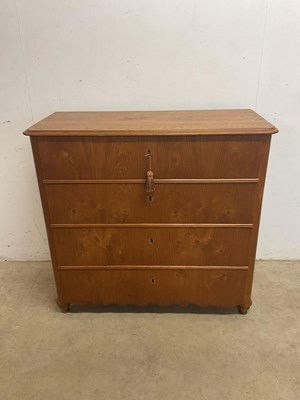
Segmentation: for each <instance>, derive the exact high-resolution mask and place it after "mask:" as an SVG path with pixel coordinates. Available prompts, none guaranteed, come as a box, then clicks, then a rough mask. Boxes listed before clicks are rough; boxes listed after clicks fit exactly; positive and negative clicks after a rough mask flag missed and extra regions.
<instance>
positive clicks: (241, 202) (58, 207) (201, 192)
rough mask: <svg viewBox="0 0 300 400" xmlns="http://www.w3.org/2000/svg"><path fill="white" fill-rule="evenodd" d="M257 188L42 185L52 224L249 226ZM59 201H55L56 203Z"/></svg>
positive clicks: (188, 185) (210, 185)
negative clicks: (151, 190) (148, 189)
mask: <svg viewBox="0 0 300 400" xmlns="http://www.w3.org/2000/svg"><path fill="white" fill-rule="evenodd" d="M256 186H257V185H256V184H253V183H252V184H248V185H245V184H241V183H240V184H221V185H216V184H204V185H203V184H202V185H201V184H200V185H196V184H184V185H183V184H161V185H159V186H157V187H156V191H155V194H154V196H153V198H152V201H150V200H149V197H148V196H147V195H146V193H145V189H144V187H145V184H144V183H143V184H137V185H132V184H118V185H116V184H103V185H101V184H100V185H99V184H78V185H72V184H64V185H62V184H58V185H47V186H46V193H47V199H48V204H49V212H50V219H51V223H52V224H74V223H75V224H76V223H77V224H112V223H138V222H141V221H143V222H144V223H157V222H160V223H240V224H243V223H244V224H247V223H248V224H249V223H251V222H252V209H253V205H254V196H255V194H256ZM57 199H60V200H59V201H56V200H57Z"/></svg>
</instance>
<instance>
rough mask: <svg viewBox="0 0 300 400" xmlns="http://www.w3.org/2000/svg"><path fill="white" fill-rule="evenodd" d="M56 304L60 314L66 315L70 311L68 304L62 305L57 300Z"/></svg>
mask: <svg viewBox="0 0 300 400" xmlns="http://www.w3.org/2000/svg"><path fill="white" fill-rule="evenodd" d="M56 304H57V305H58V307H59V308H60V310H61V312H62V313H67V312H68V311H69V309H70V303H63V302H62V301H60V300H59V299H57V300H56Z"/></svg>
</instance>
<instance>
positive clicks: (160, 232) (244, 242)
mask: <svg viewBox="0 0 300 400" xmlns="http://www.w3.org/2000/svg"><path fill="white" fill-rule="evenodd" d="M250 236H251V229H243V228H203V229H202V228H163V229H157V228H79V229H74V228H60V229H53V237H54V245H55V248H56V253H57V262H58V265H111V266H113V265H114V264H116V265H122V264H125V265H139V264H141V265H144V264H148V265H164V264H166V265H178V266H180V265H232V266H234V265H247V263H248V252H249V241H250Z"/></svg>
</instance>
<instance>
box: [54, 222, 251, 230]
mask: <svg viewBox="0 0 300 400" xmlns="http://www.w3.org/2000/svg"><path fill="white" fill-rule="evenodd" d="M50 227H51V228H248V229H249V228H250V229H251V228H253V224H164V223H148V224H50Z"/></svg>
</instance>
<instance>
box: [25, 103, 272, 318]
mask: <svg viewBox="0 0 300 400" xmlns="http://www.w3.org/2000/svg"><path fill="white" fill-rule="evenodd" d="M276 132H277V129H276V128H275V127H274V126H273V125H271V124H270V123H268V122H267V121H265V120H264V119H263V118H261V117H260V116H259V115H257V114H256V113H255V112H254V111H251V110H216V111H160V112H59V113H54V114H52V115H50V116H49V117H47V118H45V119H44V120H42V121H40V122H39V123H37V124H36V125H34V126H32V127H31V128H29V129H27V130H26V131H25V134H26V135H29V136H30V139H31V144H32V149H33V155H34V160H35V166H36V171H37V177H38V182H39V188H40V194H41V199H42V205H43V211H44V217H45V222H46V227H47V234H48V240H49V246H50V253H51V258H52V263H53V270H54V276H55V281H56V287H57V293H58V298H57V303H58V305H59V306H60V307H61V309H62V311H67V310H68V309H69V306H70V304H76V305H84V304H101V305H108V304H121V305H126V304H135V305H148V304H156V305H161V306H165V305H172V304H179V305H188V304H194V305H199V306H222V307H233V306H237V307H239V310H240V312H241V313H246V312H247V310H248V308H249V307H250V305H251V288H252V280H253V271H254V261H255V253H256V244H257V235H258V228H259V219H260V211H261V202H262V195H263V188H264V181H265V174H266V168H267V161H268V154H269V147H270V142H271V136H272V134H273V133H276ZM148 171H151V172H150V174H148V175H149V176H148V177H147V172H148ZM152 175H153V177H152Z"/></svg>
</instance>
